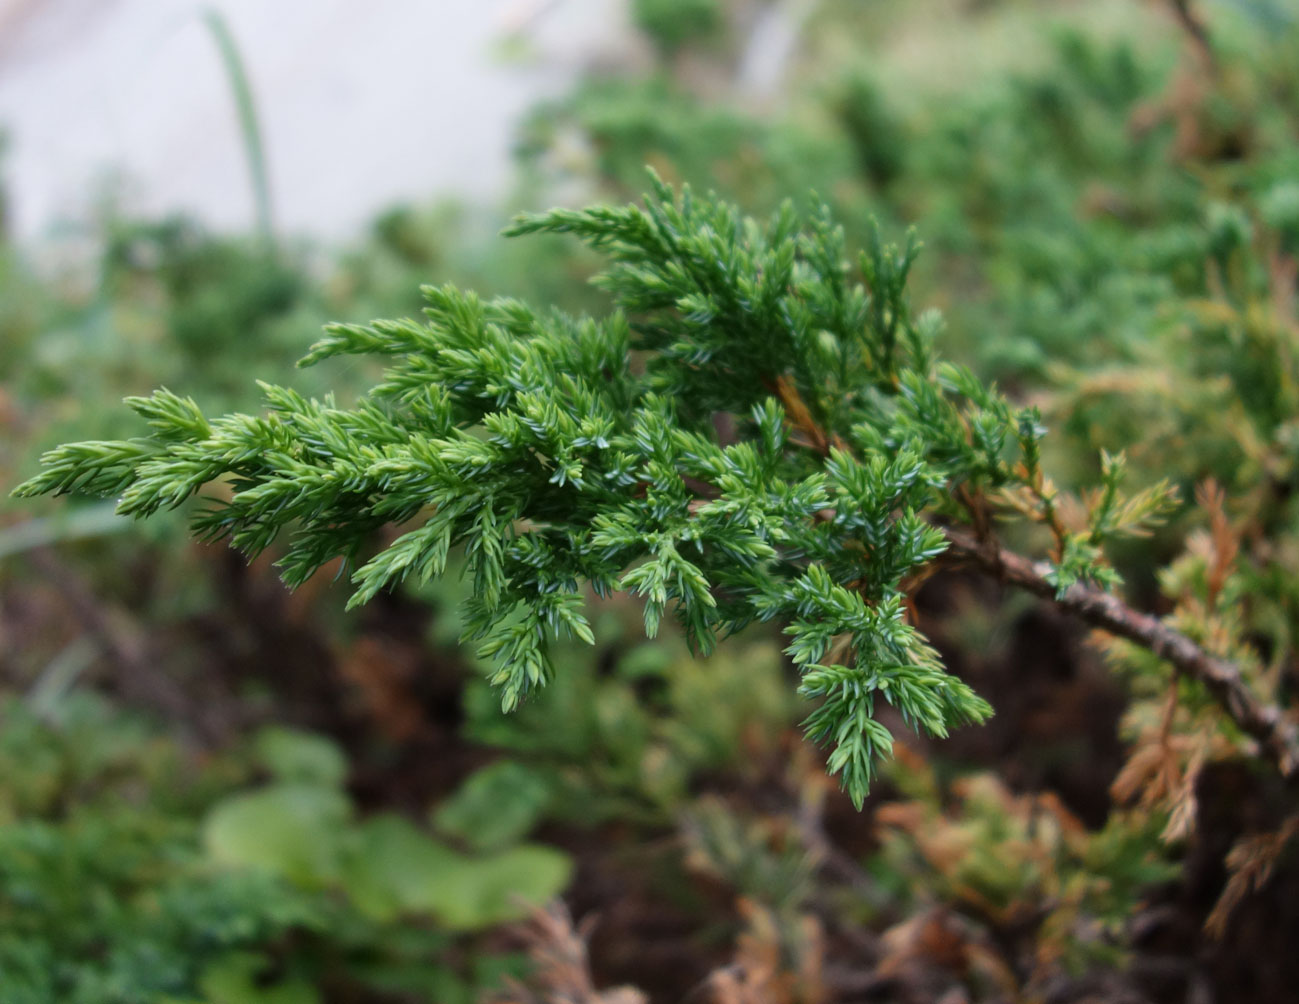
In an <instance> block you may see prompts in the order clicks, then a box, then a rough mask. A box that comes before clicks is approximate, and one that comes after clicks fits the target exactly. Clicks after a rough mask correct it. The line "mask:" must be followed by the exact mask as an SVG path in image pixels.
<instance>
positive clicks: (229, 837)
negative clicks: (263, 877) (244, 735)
mask: <svg viewBox="0 0 1299 1004" xmlns="http://www.w3.org/2000/svg"><path fill="white" fill-rule="evenodd" d="M350 815H351V805H350V804H349V803H348V801H347V798H346V797H345V796H343V795H342V794H340V793H339V792H337V791H335V790H333V789H332V788H323V787H320V786H319V785H307V784H277V785H273V786H272V787H269V788H265V789H262V790H261V791H254V792H250V793H248V794H241V795H235V796H233V797H231V798H228V799H226V800H225V801H223V802H221V803H219V804H218V805H217V806H216V807H215V808H214V809H213V810H212V812H211V813H210V814H209V815H208V818H207V821H206V822H205V824H204V827H203V841H204V844H205V845H206V847H207V849H208V851H209V852H210V853H211V854H212V856H213V857H214V858H215V859H216V860H217V861H220V862H222V863H223V864H229V865H242V866H247V867H253V868H262V869H265V870H266V871H269V872H273V873H275V874H277V875H281V876H283V877H284V878H286V879H289V880H290V881H292V882H296V883H298V884H300V885H304V886H309V887H319V886H324V885H328V884H331V883H333V882H335V881H337V879H338V877H339V874H340V854H341V849H342V848H341V839H340V838H341V835H342V833H343V828H344V826H345V825H346V823H347V821H348V817H349V816H350Z"/></svg>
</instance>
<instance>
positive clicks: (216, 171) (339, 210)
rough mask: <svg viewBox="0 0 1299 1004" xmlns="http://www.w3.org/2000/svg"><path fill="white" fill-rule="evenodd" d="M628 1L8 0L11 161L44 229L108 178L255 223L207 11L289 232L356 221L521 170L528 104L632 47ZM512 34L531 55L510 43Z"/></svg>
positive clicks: (6, 121) (324, 232)
mask: <svg viewBox="0 0 1299 1004" xmlns="http://www.w3.org/2000/svg"><path fill="white" fill-rule="evenodd" d="M625 6H626V4H625V2H624V0H215V2H213V3H211V4H206V3H195V2H193V0H0V129H2V130H3V131H4V132H6V133H7V134H8V141H9V142H8V151H7V153H6V155H5V156H4V157H3V159H0V177H2V178H3V187H4V190H5V193H6V196H7V200H8V204H9V227H10V229H11V231H12V232H14V233H15V234H16V235H17V236H19V237H20V238H32V237H38V236H42V235H44V234H47V233H49V232H50V230H51V228H53V227H55V226H56V225H57V224H59V223H60V222H62V221H67V220H76V219H78V218H84V217H85V215H86V214H87V213H88V212H90V211H91V210H92V209H93V206H94V202H95V199H96V197H97V194H96V193H102V192H103V190H104V185H105V178H107V177H113V176H116V177H117V178H118V179H119V183H118V185H117V191H118V193H119V195H120V196H121V197H122V199H123V201H124V204H125V206H126V207H128V208H129V209H131V210H133V211H140V212H145V213H160V212H168V211H173V210H182V211H186V212H189V213H192V214H194V215H197V216H198V217H200V218H201V219H203V220H204V221H206V222H207V223H209V224H211V225H212V226H215V227H218V228H222V229H245V228H249V227H251V226H252V224H253V196H252V191H251V187H250V183H249V178H248V169H247V163H246V159H245V152H244V148H243V140H242V138H241V136H240V131H239V124H238V117H237V112H236V109H235V103H234V96H233V93H232V91H231V88H230V85H229V81H228V79H227V77H226V74H225V71H224V69H223V66H222V64H221V61H220V58H219V56H218V51H217V47H216V44H215V41H214V39H213V38H212V35H211V33H210V31H209V30H208V28H207V26H206V25H205V24H204V22H203V12H204V11H205V10H206V9H208V8H209V7H211V8H215V9H216V10H218V11H219V12H220V13H221V14H222V15H223V16H224V18H225V19H226V23H227V24H228V26H229V28H230V31H231V33H232V34H233V36H234V39H235V42H236V44H237V45H238V48H239V52H240V55H241V57H242V59H243V62H244V68H245V71H246V73H247V74H248V77H249V79H250V83H251V87H252V90H253V96H254V100H255V102H256V107H257V114H258V118H259V120H260V124H261V132H262V138H263V143H264V148H265V151H266V157H267V162H268V166H269V174H270V184H271V196H272V205H273V210H274V219H275V224H276V227H277V229H278V230H279V231H280V232H282V233H289V234H304V233H305V234H311V235H314V236H317V237H324V238H327V239H328V238H338V237H343V236H346V235H347V234H348V233H350V232H353V231H354V230H356V229H357V228H358V227H359V226H361V225H362V224H363V223H364V222H365V220H367V219H368V218H369V217H370V216H371V215H372V214H373V213H374V212H375V211H376V210H377V209H380V208H382V207H384V206H386V205H390V204H392V203H394V202H397V201H401V200H419V199H428V198H430V197H433V196H434V195H438V194H450V193H455V194H459V195H462V196H465V197H468V198H470V199H475V200H485V199H489V198H491V197H493V196H497V195H500V194H501V193H502V191H503V189H504V187H505V186H506V184H507V182H508V179H509V177H510V163H509V148H510V144H511V141H512V136H513V129H514V125H515V123H516V121H517V119H518V117H519V116H520V115H521V114H522V113H523V112H525V111H526V110H527V109H528V108H529V107H531V106H532V105H533V104H534V103H535V102H536V101H537V100H539V99H540V98H542V97H544V96H546V95H548V94H555V93H559V92H561V91H562V90H563V88H564V87H565V86H566V85H567V84H568V83H570V82H571V79H572V77H573V76H574V75H575V74H576V73H577V72H578V71H579V69H580V68H581V66H582V65H583V63H584V62H586V61H587V60H589V59H591V58H594V57H595V56H596V55H597V54H599V53H608V52H610V51H615V52H616V51H617V49H618V47H619V46H623V45H626V44H627V43H626V31H625V18H626V14H625V12H624V8H625ZM511 33H516V34H518V33H521V34H522V35H523V37H525V38H526V41H527V52H528V53H529V56H528V58H526V59H524V60H521V61H518V60H516V61H513V62H511V61H508V60H506V59H503V58H502V55H501V52H502V48H503V44H504V42H505V41H506V39H507V38H509V37H510V35H511Z"/></svg>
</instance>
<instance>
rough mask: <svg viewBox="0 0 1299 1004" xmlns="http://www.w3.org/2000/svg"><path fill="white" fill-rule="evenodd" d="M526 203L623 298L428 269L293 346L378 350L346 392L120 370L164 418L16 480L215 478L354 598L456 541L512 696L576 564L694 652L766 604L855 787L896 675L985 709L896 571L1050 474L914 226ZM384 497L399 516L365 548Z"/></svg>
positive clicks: (504, 690) (519, 226)
mask: <svg viewBox="0 0 1299 1004" xmlns="http://www.w3.org/2000/svg"><path fill="white" fill-rule="evenodd" d="M509 232H510V233H511V234H527V233H537V232H552V233H555V232H562V233H572V234H574V235H575V236H577V237H578V238H579V239H581V240H583V241H585V242H586V243H588V244H589V245H591V246H592V247H593V248H596V249H597V250H599V251H600V252H602V253H603V254H604V255H605V256H606V257H607V259H608V262H609V264H608V267H607V268H606V269H605V271H604V272H603V273H602V274H601V275H600V276H599V277H598V278H597V280H596V282H597V284H598V285H600V286H601V287H602V288H603V289H605V290H607V291H608V292H609V294H610V295H611V297H612V299H613V302H614V308H615V309H614V310H613V311H612V312H611V313H610V314H609V315H608V316H607V317H604V318H599V319H592V318H574V317H569V316H567V315H565V314H562V313H560V312H557V311H554V310H537V309H534V308H533V307H530V306H528V305H527V304H524V303H521V302H518V301H516V300H510V299H495V300H482V299H480V298H478V297H477V296H475V295H474V294H472V293H466V292H462V291H460V290H457V289H454V288H451V287H425V288H424V290H423V292H424V296H425V299H426V301H427V304H428V306H427V308H426V310H425V315H426V317H425V318H424V319H423V320H410V319H407V320H397V321H374V322H372V323H370V324H368V325H359V324H338V325H331V326H329V327H328V328H327V329H326V332H325V336H324V337H323V338H322V339H321V340H320V341H318V342H317V343H316V344H315V345H314V346H312V347H311V349H310V350H309V352H308V354H307V355H306V357H305V358H304V359H303V360H302V365H312V364H315V363H318V362H321V361H323V360H326V359H328V358H330V357H333V356H338V355H351V354H363V355H369V356H379V357H382V358H384V360H385V362H386V366H387V368H386V369H385V370H384V371H383V374H382V376H381V377H380V379H379V382H378V383H377V384H376V385H375V386H374V387H373V388H372V389H371V390H370V392H369V393H368V394H367V395H366V396H364V397H363V398H362V400H361V401H360V402H359V403H358V404H357V405H356V406H354V407H351V408H340V407H338V406H336V405H335V404H334V403H333V402H332V401H330V400H324V401H315V400H307V399H305V398H303V397H302V396H300V395H298V394H297V393H296V392H294V391H292V390H291V389H288V388H285V387H280V386H275V385H271V384H263V385H262V390H263V394H264V396H265V400H266V406H267V410H266V412H265V414H263V415H261V416H252V415H244V414H231V415H226V416H223V417H220V418H215V419H211V420H209V419H207V418H206V417H205V416H204V415H203V413H202V412H201V411H200V409H199V408H198V407H197V406H196V405H195V404H194V402H192V401H190V400H189V399H187V398H180V397H178V396H176V395H174V394H172V393H171V392H169V391H166V390H161V391H158V392H156V393H155V394H154V395H153V396H151V397H148V398H132V399H130V400H129V401H128V404H129V405H130V406H131V407H132V408H134V409H135V410H136V411H137V412H138V413H139V414H140V415H141V416H142V417H144V418H145V419H146V420H147V422H148V424H149V426H150V430H151V431H150V433H149V434H148V435H146V436H143V437H141V438H139V439H135V440H130V441H126V442H115V443H77V444H70V445H65V446H61V447H59V448H57V449H55V450H52V451H50V452H49V453H48V454H46V456H45V457H44V458H43V465H44V469H43V471H42V472H41V473H40V474H38V475H37V476H36V477H34V478H33V479H31V480H30V481H28V482H27V483H26V484H24V485H22V486H20V487H19V488H18V490H17V493H18V494H20V495H38V494H43V493H67V492H77V493H83V494H91V495H99V496H117V497H118V498H119V509H120V511H122V512H124V513H129V514H132V515H135V516H147V515H149V514H151V513H153V512H156V511H157V510H159V509H162V508H172V507H175V506H178V505H180V504H181V503H182V502H184V501H185V500H186V499H187V498H189V497H190V496H192V495H194V494H195V493H197V492H199V491H200V490H201V489H202V488H203V487H204V486H205V485H208V484H211V483H212V482H217V481H223V482H224V483H225V485H226V488H225V490H224V491H223V492H222V493H220V494H219V495H216V496H214V497H210V498H209V499H208V500H207V505H206V508H204V509H202V510H200V511H199V512H198V513H197V515H196V516H195V517H194V520H193V526H194V530H195V532H196V533H197V534H198V535H200V536H201V537H204V538H206V539H222V538H224V539H228V540H229V541H230V542H231V543H232V544H233V545H234V546H235V547H237V548H239V549H240V550H241V551H243V552H244V553H246V554H248V555H255V554H257V553H259V552H261V551H263V550H265V549H266V548H267V547H269V546H271V545H272V543H273V542H275V541H276V540H277V539H279V538H284V543H283V544H282V547H283V553H282V555H281V557H280V559H279V566H280V568H281V571H282V574H283V577H284V579H285V581H286V582H288V583H289V584H290V585H298V584H300V583H302V582H304V581H305V580H306V579H307V578H308V577H310V576H311V575H312V574H313V573H314V572H315V571H316V570H317V569H319V568H320V567H321V566H322V565H324V564H325V563H327V562H329V561H332V560H334V559H337V558H339V557H342V558H343V559H344V560H345V561H346V562H347V563H348V565H349V567H351V569H352V572H351V578H352V582H353V584H354V586H355V591H354V593H353V595H352V599H351V602H352V604H357V603H364V602H365V601H367V600H368V599H370V598H372V597H373V596H374V595H375V594H376V593H377V592H378V591H379V590H381V589H384V588H387V587H389V586H391V585H393V584H394V583H397V582H400V581H402V580H406V579H408V578H409V579H412V580H414V581H417V582H422V581H425V580H427V579H429V578H431V577H433V576H437V575H441V574H442V573H443V572H444V571H445V569H446V567H447V562H448V558H449V556H450V555H451V552H452V550H453V549H460V550H461V551H462V552H463V554H464V556H465V567H466V575H467V577H468V580H469V588H468V595H467V597H466V599H465V600H464V614H465V623H466V629H465V640H467V641H471V642H473V643H476V645H477V646H478V651H479V653H480V655H482V656H483V657H484V658H486V659H488V660H490V661H491V663H492V664H493V665H494V667H495V668H494V670H493V671H492V680H493V682H494V683H495V684H496V685H497V686H498V688H499V689H500V692H501V699H502V704H503V706H504V707H505V708H506V709H510V708H513V707H514V706H515V705H517V704H518V702H519V701H521V700H523V699H524V698H525V697H526V696H527V695H528V694H529V693H530V692H531V691H532V690H533V689H534V688H536V687H538V686H540V685H542V684H543V683H545V681H546V680H547V679H548V678H549V677H550V675H551V673H552V672H553V667H552V665H551V662H550V660H549V657H548V646H549V644H550V642H551V641H553V640H554V639H556V638H560V637H570V636H571V637H574V638H578V639H580V640H582V641H585V642H588V643H589V642H591V641H592V640H593V635H592V631H591V627H590V625H589V623H588V621H587V618H586V616H585V613H584V607H585V600H584V596H585V590H587V589H590V590H592V591H593V592H595V593H596V594H598V595H607V594H610V593H613V592H617V591H625V592H628V593H631V594H633V595H635V596H638V597H640V598H641V599H642V600H643V604H644V621H645V629H646V632H647V633H648V634H650V635H653V634H654V633H655V632H656V631H657V630H658V628H659V625H660V623H661V621H662V619H663V617H665V616H668V615H672V616H675V617H676V618H677V619H678V620H679V621H680V622H681V624H682V625H683V627H684V629H685V631H686V634H687V636H688V638H689V639H690V640H691V642H692V643H693V644H694V645H695V646H696V647H697V648H698V649H699V650H700V651H701V652H705V653H706V652H708V651H710V650H711V649H712V647H713V646H714V644H715V642H716V640H717V638H719V637H721V636H725V635H727V634H730V633H732V632H735V631H737V630H740V629H741V628H743V627H744V626H746V625H748V624H750V623H751V622H753V621H755V620H765V621H776V622H778V623H781V624H782V625H784V627H785V630H786V632H787V633H788V634H789V636H790V638H791V639H792V640H791V643H790V646H789V649H788V651H789V654H790V656H791V657H792V658H793V660H794V662H795V663H796V664H797V665H798V666H799V668H800V670H801V672H802V674H803V679H802V685H801V692H802V693H804V694H805V695H806V696H808V697H809V698H813V699H816V700H818V701H819V702H820V703H819V705H818V706H817V707H816V709H815V710H814V711H813V712H812V713H811V715H810V716H809V718H808V719H807V722H806V728H807V732H808V735H809V736H810V737H811V738H812V739H813V740H815V741H817V742H819V743H824V744H827V745H829V746H830V747H832V751H831V753H830V759H829V767H830V770H831V771H832V772H834V773H837V774H838V775H839V776H840V778H841V780H842V783H843V785H844V787H845V788H846V789H847V790H848V792H849V794H850V795H851V796H852V798H853V800H854V801H855V802H856V803H857V804H858V805H860V804H861V802H862V799H863V798H864V797H865V795H866V792H867V789H868V786H869V781H870V777H871V774H872V771H873V766H874V764H875V763H876V762H877V760H878V758H879V757H880V756H881V755H884V754H886V753H887V752H888V750H889V749H890V746H891V742H892V739H891V736H890V734H889V731H888V729H887V728H886V727H885V726H884V725H883V724H882V723H881V722H880V720H879V718H878V717H877V712H878V711H879V709H880V706H881V704H880V702H884V703H887V704H889V705H892V706H893V707H894V708H895V709H896V710H897V712H898V713H899V714H900V715H901V717H902V719H903V720H904V721H905V722H906V723H907V724H908V725H910V726H911V727H913V728H916V729H918V730H922V731H924V732H926V733H928V734H930V735H935V736H943V735H946V734H947V733H948V732H949V731H950V730H951V729H953V728H956V727H958V726H960V725H963V724H967V723H972V722H981V721H983V720H984V719H986V718H987V716H988V715H989V714H990V713H991V709H990V708H989V707H988V705H987V704H986V703H985V702H984V701H983V700H982V699H981V698H979V697H978V696H977V695H976V694H975V693H974V692H973V691H972V690H971V689H970V688H969V687H968V686H967V685H966V684H965V683H963V682H962V681H960V680H959V679H957V678H955V677H953V676H951V675H950V674H948V673H947V672H945V670H944V669H943V668H942V665H941V663H940V661H939V659H938V657H937V655H936V654H935V652H934V651H933V649H932V648H931V647H930V646H929V645H928V644H927V642H926V641H925V639H924V638H923V636H922V635H921V634H920V633H919V632H918V631H917V630H916V629H915V627H914V626H912V625H911V624H910V623H909V622H908V619H907V615H906V611H907V597H906V587H905V585H904V584H905V583H906V582H908V581H909V580H910V579H911V577H913V576H914V575H915V574H916V573H917V572H919V571H920V570H921V569H923V568H924V567H925V566H926V565H928V564H929V563H930V562H932V561H933V560H934V559H935V558H936V557H937V556H938V555H939V554H940V553H941V552H943V551H944V549H945V548H946V547H947V546H948V539H947V538H946V537H945V535H944V532H943V531H942V530H940V529H939V528H937V527H935V526H934V525H933V524H932V522H931V521H930V520H931V518H933V517H935V516H946V517H955V518H962V517H968V513H965V512H963V511H962V509H961V508H960V506H959V505H958V504H957V503H956V502H955V501H954V500H955V499H965V500H967V503H968V501H969V500H972V499H973V500H983V501H980V502H978V503H977V504H979V505H990V504H991V502H990V501H988V500H992V499H995V498H998V497H1002V496H1005V497H1014V496H1015V493H1016V492H1017V491H1018V492H1019V495H1020V496H1023V495H1024V494H1025V493H1027V494H1028V495H1032V493H1033V492H1034V491H1037V496H1035V497H1039V498H1040V497H1042V494H1043V493H1042V491H1041V488H1042V483H1041V481H1040V474H1039V472H1038V470H1037V463H1038V459H1037V443H1038V440H1039V439H1040V437H1041V435H1042V434H1043V430H1042V429H1041V425H1040V422H1039V421H1038V420H1037V417H1036V414H1035V413H1033V412H1031V411H1029V410H1025V409H1016V408H1014V407H1013V406H1012V405H1011V404H1010V403H1009V402H1008V401H1007V400H1006V399H1005V398H1004V397H1003V396H1002V395H1000V394H999V393H998V392H997V391H996V390H995V388H991V387H987V386H984V385H983V384H982V383H980V381H978V380H977V379H976V378H975V377H974V376H973V375H972V374H970V373H969V372H968V371H965V370H962V369H960V368H958V367H953V366H948V365H939V364H937V363H936V362H935V359H934V349H933V341H934V337H935V335H936V334H937V332H938V330H939V327H940V324H941V321H940V318H939V317H938V316H937V314H935V313H932V312H930V313H926V314H922V315H920V317H919V318H915V319H913V317H912V315H911V313H910V310H909V308H908V306H907V302H906V299H905V296H904V287H905V282H906V277H907V272H908V269H909V268H910V265H911V262H912V261H913V259H914V257H915V253H916V250H917V248H916V245H915V243H914V241H913V240H911V239H910V238H908V241H907V243H906V245H905V246H904V247H903V248H900V249H899V248H897V247H895V246H892V245H888V244H886V243H884V242H883V241H882V240H880V239H879V238H878V237H875V238H874V239H873V240H872V241H870V242H869V244H868V247H867V249H866V251H865V252H864V253H863V255H862V257H861V260H860V262H859V271H860V274H861V279H855V278H854V277H853V276H852V274H851V272H850V268H849V266H848V263H847V256H846V251H845V247H844V238H843V233H842V231H841V230H840V229H839V228H837V227H836V226H835V225H834V224H833V222H832V221H831V218H830V216H829V213H828V211H827V210H825V209H824V207H822V208H820V209H819V210H817V211H816V212H815V213H813V215H812V216H811V218H810V221H809V222H808V223H807V224H806V225H805V226H801V225H800V220H799V217H798V215H797V214H796V213H795V211H794V209H793V208H792V206H790V205H786V206H784V207H782V208H781V210H780V211H779V212H778V213H777V214H776V215H775V216H774V217H773V218H772V219H771V220H769V221H768V222H767V223H766V224H759V223H757V222H755V221H753V220H751V219H748V218H745V217H743V216H741V214H740V213H739V212H738V211H737V210H736V209H735V208H734V207H732V206H728V205H726V204H725V203H722V202H720V201H718V200H716V199H712V198H708V199H699V198H696V197H695V196H693V195H692V194H691V192H690V191H689V190H688V189H686V190H683V191H682V192H681V193H679V194H678V193H675V192H673V191H672V190H671V189H670V188H668V187H667V186H666V185H663V184H662V183H660V182H659V181H658V180H657V179H654V190H653V192H652V194H651V195H650V196H649V197H648V198H647V199H646V200H645V204H644V206H643V207H638V206H623V207H616V208H609V207H596V208H592V209H585V210H579V211H573V210H553V211H551V212H548V213H543V214H541V215H537V216H527V217H522V218H520V219H519V220H518V221H517V222H516V223H515V224H514V226H513V227H512V228H511V230H510V231H509ZM862 279H864V280H865V281H864V282H863V281H861V280H862ZM1117 466H1118V465H1117V464H1114V463H1111V464H1109V465H1107V472H1112V471H1114V470H1117ZM1166 494H1167V493H1164V494H1163V495H1160V494H1159V493H1155V494H1154V495H1151V496H1150V497H1145V496H1142V497H1139V499H1138V500H1132V501H1128V500H1125V499H1124V498H1123V497H1122V494H1121V492H1120V491H1119V485H1118V475H1117V474H1113V473H1107V480H1106V483H1105V485H1104V486H1103V489H1102V490H1101V491H1100V492H1099V493H1098V494H1097V497H1096V500H1095V505H1094V506H1093V513H1094V518H1093V519H1092V520H1091V522H1090V523H1089V525H1088V526H1086V527H1083V528H1080V529H1079V530H1078V531H1077V532H1076V533H1074V534H1073V535H1072V536H1070V537H1067V540H1076V541H1077V544H1078V546H1076V547H1072V548H1069V547H1064V548H1061V553H1060V554H1059V555H1057V565H1056V566H1054V574H1056V575H1057V576H1058V587H1059V589H1060V590H1061V591H1062V592H1063V591H1065V590H1067V589H1068V588H1069V587H1070V586H1071V585H1077V584H1078V583H1081V582H1099V583H1110V582H1113V581H1114V580H1115V578H1116V577H1115V576H1114V575H1113V573H1112V571H1111V570H1110V569H1109V568H1108V566H1107V565H1106V564H1105V563H1104V560H1103V547H1104V544H1105V542H1106V540H1107V539H1108V537H1110V536H1112V535H1113V534H1114V533H1117V532H1121V531H1122V530H1123V529H1124V528H1126V527H1128V526H1130V525H1131V524H1132V523H1133V522H1134V521H1139V520H1140V519H1144V518H1146V517H1148V516H1149V515H1150V513H1151V512H1153V511H1154V510H1155V509H1157V508H1158V502H1159V501H1160V499H1165V498H1166ZM1041 508H1042V507H1041V506H1040V505H1039V506H1038V510H1032V507H1031V506H1030V507H1029V510H1030V511H1029V512H1028V514H1029V515H1030V516H1031V517H1032V516H1034V513H1035V512H1036V518H1045V517H1043V516H1042V512H1041V511H1040V510H1041ZM389 524H396V525H398V526H400V527H401V528H402V529H403V531H404V532H403V533H402V534H401V535H400V536H398V537H397V538H396V539H395V540H394V541H393V542H392V543H391V544H389V545H388V546H386V547H384V548H382V549H380V550H379V551H378V553H376V554H369V550H370V549H372V547H373V542H374V540H375V537H376V531H378V530H379V529H380V528H381V527H383V526H385V525H389ZM367 555H368V557H367ZM557 727H559V726H557Z"/></svg>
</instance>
